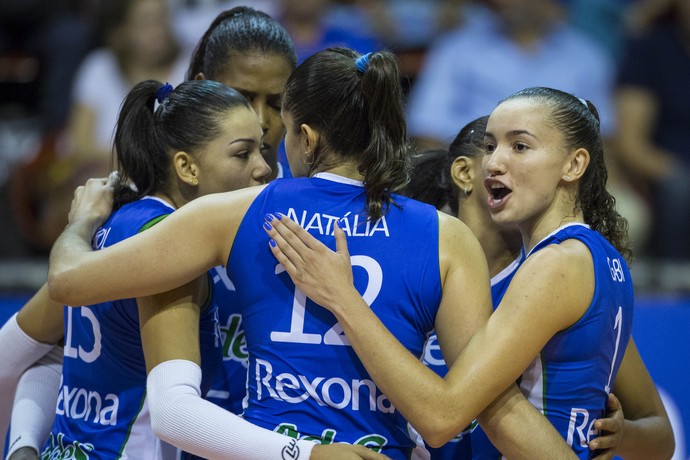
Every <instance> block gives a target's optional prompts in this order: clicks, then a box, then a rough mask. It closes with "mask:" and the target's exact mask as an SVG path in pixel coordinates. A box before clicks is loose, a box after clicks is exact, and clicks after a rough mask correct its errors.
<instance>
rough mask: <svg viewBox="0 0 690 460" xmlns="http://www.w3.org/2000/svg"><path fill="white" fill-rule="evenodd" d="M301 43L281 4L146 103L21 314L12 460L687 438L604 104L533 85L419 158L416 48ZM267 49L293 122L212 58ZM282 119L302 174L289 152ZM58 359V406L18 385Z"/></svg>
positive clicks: (134, 96) (469, 453)
mask: <svg viewBox="0 0 690 460" xmlns="http://www.w3.org/2000/svg"><path fill="white" fill-rule="evenodd" d="M233 34H241V35H242V36H243V37H252V40H251V41H247V40H244V41H240V40H234V41H233V40H232V37H233ZM219 37H221V38H223V39H222V40H221V39H219ZM235 43H240V45H235ZM247 43H251V44H252V45H251V47H249V48H242V47H240V46H247V45H246V44H247ZM234 46H237V48H233V47H234ZM209 47H211V48H212V47H217V48H213V49H210V48H209ZM291 50H292V48H291V42H290V38H289V37H288V35H287V33H286V32H285V30H284V29H282V27H281V26H280V25H279V24H278V23H277V22H276V21H275V20H273V19H272V18H271V17H269V16H268V15H266V14H264V13H261V12H259V11H256V10H254V9H252V8H248V7H238V8H234V9H232V10H229V11H227V12H225V13H223V14H222V15H221V16H219V17H218V18H217V19H216V21H214V23H213V24H212V25H211V27H210V28H209V30H208V31H207V33H206V35H205V36H204V39H203V40H202V42H200V45H199V47H198V48H197V50H196V53H195V54H196V55H195V58H194V59H193V60H192V63H193V65H192V66H191V67H190V69H189V72H188V78H189V79H188V81H186V82H184V83H182V84H180V85H178V86H177V87H172V86H171V85H169V84H164V83H163V82H159V81H155V80H147V81H143V82H140V83H139V84H137V85H136V86H135V87H134V88H133V89H132V90H131V91H130V93H129V94H128V95H127V97H126V99H125V101H124V102H123V105H122V106H121V109H120V113H119V118H118V122H117V127H116V131H115V136H114V147H115V149H114V151H115V153H116V155H117V164H118V171H117V174H112V175H111V176H110V177H109V178H107V179H91V180H90V181H89V182H87V183H86V185H85V186H83V187H80V188H79V189H77V191H76V192H75V198H74V201H73V204H72V210H71V211H70V219H69V224H68V226H67V227H66V229H65V230H64V232H63V233H62V235H61V236H60V237H59V238H58V240H57V242H56V243H55V244H54V246H53V249H52V251H51V257H50V270H49V274H48V282H47V283H46V285H45V286H43V287H42V288H41V289H40V290H39V291H38V292H37V293H36V295H35V296H34V297H33V298H32V299H31V300H30V301H29V302H28V303H27V305H26V306H25V307H24V308H22V310H21V311H20V312H19V313H18V314H17V315H15V316H14V317H12V318H11V319H10V320H9V321H8V323H7V324H5V325H4V326H3V328H2V329H1V330H0V345H2V346H0V359H1V360H2V361H3V362H4V363H7V364H6V365H3V366H4V369H3V370H2V371H0V383H1V384H2V385H3V386H6V387H7V388H9V389H10V392H9V393H8V392H7V391H5V390H4V389H3V393H6V394H7V395H6V396H2V397H0V420H1V421H2V423H0V428H3V429H4V426H3V423H7V422H9V421H10V417H11V425H10V429H9V441H8V443H9V444H8V451H7V455H8V458H10V459H12V458H15V459H16V458H19V457H16V456H15V455H17V454H19V453H20V452H21V451H22V450H24V451H25V452H26V450H25V449H30V450H31V452H33V453H34V458H43V459H58V458H59V459H114V458H133V459H166V458H208V459H226V458H246V459H259V460H260V459H297V458H299V459H307V458H313V459H353V458H364V459H378V458H391V459H400V460H402V459H410V458H415V459H424V458H431V459H436V458H438V459H445V458H454V459H498V458H502V457H505V458H510V459H514V458H525V459H534V458H549V459H554V458H581V459H588V458H612V456H613V455H614V453H616V454H619V455H624V456H625V457H626V458H636V457H635V456H636V455H639V457H637V458H650V457H649V456H647V453H648V452H649V449H651V450H652V451H655V450H658V444H657V443H661V442H663V443H666V444H668V443H667V441H666V440H665V439H667V438H665V437H666V436H668V434H669V433H670V424H669V423H668V418H667V416H666V414H665V411H664V408H663V405H662V403H661V400H660V398H659V396H658V393H657V392H656V389H655V388H654V385H653V383H652V382H651V378H650V377H649V375H648V374H647V371H646V370H645V368H644V364H643V363H642V360H641V358H640V357H639V354H638V353H637V350H636V348H635V344H634V341H633V339H632V335H631V330H632V319H633V303H634V302H633V281H632V279H631V276H630V272H629V270H628V265H627V262H626V260H628V259H629V258H630V257H631V250H630V247H629V242H628V239H627V234H626V232H627V223H626V221H625V219H623V218H622V217H621V216H620V215H619V214H618V213H617V212H616V209H615V200H614V199H613V197H612V196H611V195H610V194H609V192H608V191H607V189H606V179H607V172H606V165H605V163H604V147H603V143H602V139H601V135H600V133H599V123H600V122H599V117H598V113H597V110H596V108H595V107H594V105H593V104H592V103H591V102H589V101H586V100H583V99H580V98H578V97H577V96H575V95H572V94H569V93H566V92H563V91H560V90H559V89H553V88H546V87H532V88H526V89H524V90H521V91H519V92H517V93H514V94H512V95H506V98H505V99H503V100H502V101H496V103H497V105H496V107H495V109H494V110H493V112H492V113H491V114H486V116H484V117H481V118H478V119H476V120H474V121H472V122H471V123H469V124H468V125H467V126H465V127H458V128H459V129H458V135H457V137H456V138H455V140H454V141H453V142H452V143H451V146H450V148H449V149H447V150H429V151H414V150H413V148H412V147H411V146H410V144H409V140H408V137H407V132H406V126H405V119H404V114H403V112H404V110H403V97H402V89H401V86H400V81H401V77H400V73H399V70H398V66H397V62H396V58H395V57H394V55H393V54H392V53H390V52H386V51H380V52H373V53H369V54H363V55H362V54H359V53H357V52H355V51H353V50H350V49H346V48H331V49H327V50H324V51H320V52H317V53H316V54H314V55H312V56H311V57H309V58H307V59H306V60H305V61H304V62H303V63H301V64H300V65H296V57H295V55H294V50H292V51H291ZM257 54H258V55H262V56H270V57H271V58H272V59H270V60H267V61H266V62H271V63H272V64H271V65H275V66H276V69H277V71H278V72H282V75H283V78H284V80H283V81H284V88H283V89H282V90H281V92H280V94H281V101H282V102H281V106H280V108H272V109H270V110H273V111H279V112H280V119H279V123H277V124H276V123H273V124H270V122H269V121H268V120H269V118H270V117H269V116H267V115H265V113H266V111H267V110H269V109H268V108H266V107H257V106H256V103H255V102H254V101H252V100H249V99H248V98H246V97H245V95H246V93H255V92H259V91H258V90H257V88H242V87H240V86H239V85H238V84H237V83H236V82H235V81H232V78H224V75H222V74H216V75H213V74H209V73H208V72H206V71H205V70H204V69H205V68H219V66H206V65H203V64H202V66H201V67H199V68H195V67H194V65H195V64H198V63H199V62H200V61H201V62H203V61H204V59H211V58H213V59H227V60H230V61H231V60H238V61H241V60H247V61H251V60H252V59H254V58H256V55H257ZM221 67H226V66H221ZM255 84H256V85H258V86H260V85H261V82H260V81H257V82H255ZM257 114H264V115H261V116H260V115H257ZM274 115H275V114H274ZM283 130H284V131H283ZM276 133H278V134H277V135H276ZM283 134H284V145H285V151H286V154H287V158H288V161H289V169H290V171H291V173H292V176H293V177H291V178H287V177H277V178H275V177H276V176H279V174H277V173H276V171H278V170H279V168H278V165H277V160H276V158H277V155H276V151H277V149H278V144H279V141H278V140H275V139H274V140H271V142H268V143H267V142H266V137H267V136H271V135H272V136H274V138H278V139H279V138H281V137H282V135H283ZM267 145H268V147H266V146H267ZM274 178H275V179H274ZM41 372H42V374H38V373H41ZM32 373H37V374H35V375H36V376H35V377H33V379H34V381H36V380H35V379H39V378H40V379H41V382H48V380H49V383H45V384H44V385H42V387H43V391H42V392H41V393H40V394H39V393H37V392H35V391H33V390H32V389H31V388H29V385H26V384H24V383H19V384H17V382H18V381H19V378H20V377H21V379H22V382H23V381H24V380H27V381H30V380H31V379H32V376H31V375H32ZM48 377H49V378H48ZM15 388H16V393H17V395H16V397H14V398H13V397H12V396H10V395H9V394H10V393H11V394H12V395H14V393H15ZM617 396H618V397H617ZM22 400H30V401H32V403H33V404H35V405H36V406H39V407H42V408H43V409H44V411H43V413H42V414H40V415H39V414H38V413H36V412H32V413H18V409H19V408H20V407H22V406H21V401H22ZM13 405H14V408H13ZM41 415H42V416H41ZM39 419H40V420H39ZM624 432H625V433H627V434H626V435H625V436H624ZM671 436H672V435H671ZM171 446H172V447H171ZM641 446H642V447H641ZM171 449H172V450H174V451H175V454H174V456H173V457H170V455H172V454H170V450H171ZM13 456H15V457H13ZM22 458H29V457H22Z"/></svg>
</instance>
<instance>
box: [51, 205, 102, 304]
mask: <svg viewBox="0 0 690 460" xmlns="http://www.w3.org/2000/svg"><path fill="white" fill-rule="evenodd" d="M97 228H98V222H97V221H94V220H93V219H86V218H84V219H79V220H77V221H75V222H71V223H70V224H69V225H68V226H67V227H66V228H65V230H64V231H63V232H62V234H61V235H60V236H59V237H58V239H57V240H56V241H55V244H54V245H53V248H52V250H51V252H50V265H49V270H48V290H49V292H50V297H51V298H52V299H53V300H56V301H58V302H61V303H63V304H65V305H81V304H86V303H88V298H87V297H86V294H87V292H86V291H83V290H82V289H80V287H83V286H84V282H83V278H82V274H83V273H84V267H83V266H82V265H81V263H82V262H83V259H84V257H85V256H87V255H88V253H90V252H92V248H91V243H90V242H91V239H92V237H93V235H94V233H95V232H96V230H97ZM86 284H88V283H86Z"/></svg>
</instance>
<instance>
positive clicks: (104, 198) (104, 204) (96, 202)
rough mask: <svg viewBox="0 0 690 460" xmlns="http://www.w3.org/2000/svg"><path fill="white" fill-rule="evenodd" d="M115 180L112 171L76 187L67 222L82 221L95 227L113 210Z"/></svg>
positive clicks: (116, 175) (115, 177)
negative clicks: (103, 176) (105, 176)
mask: <svg viewBox="0 0 690 460" xmlns="http://www.w3.org/2000/svg"><path fill="white" fill-rule="evenodd" d="M117 181H118V174H117V172H116V171H114V172H112V173H111V174H110V176H108V177H107V178H98V179H89V180H88V181H86V184H85V185H81V186H79V187H77V189H76V190H75V191H74V198H73V199H72V207H71V208H70V211H69V223H70V224H73V223H75V222H78V221H84V222H88V223H91V224H92V225H93V228H94V229H95V228H97V227H98V226H100V225H101V224H102V223H103V222H105V220H106V219H107V218H108V216H109V215H110V213H111V212H112V211H113V191H114V189H115V184H116V183H117Z"/></svg>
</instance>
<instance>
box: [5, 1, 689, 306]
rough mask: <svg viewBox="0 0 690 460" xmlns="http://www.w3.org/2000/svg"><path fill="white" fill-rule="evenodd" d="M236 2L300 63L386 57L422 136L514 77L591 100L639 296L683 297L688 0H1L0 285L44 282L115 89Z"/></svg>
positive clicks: (447, 125)
mask: <svg viewBox="0 0 690 460" xmlns="http://www.w3.org/2000/svg"><path fill="white" fill-rule="evenodd" d="M239 4H246V5H249V6H252V7H254V8H257V9H260V10H263V11H265V12H267V13H269V14H270V15H272V16H273V17H275V18H276V19H278V20H279V21H281V23H282V24H283V25H284V26H285V27H286V29H287V30H288V32H289V33H290V35H291V36H292V38H293V40H294V42H295V45H296V49H297V52H298V59H299V60H300V61H301V60H303V59H304V58H305V57H307V56H309V55H310V54H312V53H313V52H315V51H317V50H319V49H322V48H325V47H328V46H334V45H346V46H348V47H351V48H354V49H356V50H358V51H360V52H367V51H372V50H376V49H382V48H386V49H390V50H392V51H394V52H395V53H396V54H397V55H398V57H399V62H400V66H401V69H402V72H403V75H404V81H403V83H404V88H405V95H406V98H407V99H406V103H407V112H408V113H407V117H408V122H409V134H410V136H411V137H412V139H413V140H414V141H415V143H416V144H417V145H418V146H419V147H420V148H426V147H445V146H447V145H448V143H449V142H450V141H451V140H452V139H453V137H454V135H455V134H456V132H457V130H458V129H459V127H461V126H463V125H464V124H466V123H467V122H468V121H470V120H472V119H474V118H476V117H478V116H481V115H485V114H488V113H489V112H490V111H491V109H492V108H493V107H494V106H495V105H496V103H497V102H498V101H499V100H500V99H501V98H502V97H505V96H507V95H509V94H510V93H512V92H514V91H516V90H518V89H521V88H522V87H525V86H534V85H539V86H553V87H557V88H559V89H563V90H566V91H569V92H573V93H575V94H576V95H577V96H580V97H583V98H585V99H589V100H591V101H592V102H593V103H594V104H595V106H596V107H597V108H598V109H599V112H600V116H601V120H602V132H603V134H604V135H605V137H606V142H607V146H606V147H607V155H608V160H609V184H610V187H611V190H612V192H613V193H614V196H615V197H616V199H617V203H618V207H619V211H620V212H621V214H623V215H624V216H625V217H626V218H627V219H628V220H629V223H630V234H631V237H632V239H633V246H634V249H635V253H636V259H635V261H634V263H633V266H632V267H633V275H634V276H635V283H636V286H637V289H638V291H639V292H642V293H654V294H671V295H675V294H681V295H686V294H688V293H690V181H689V180H688V175H689V174H690V1H688V0H247V1H245V2H238V1H222V0H53V1H50V2H45V1H42V0H22V1H20V2H18V1H16V0H0V222H1V224H2V225H1V226H0V290H2V291H14V290H31V289H34V288H35V287H37V286H39V285H40V284H42V283H43V281H44V280H45V275H46V261H47V255H48V252H49V249H50V246H51V244H52V242H53V241H54V239H55V238H56V236H57V235H58V234H59V232H60V230H61V229H62V228H63V227H64V225H65V223H66V216H67V210H68V209H69V204H70V201H71V198H72V192H73V190H74V188H75V187H76V186H77V185H79V184H81V183H83V182H84V181H85V180H86V178H88V177H92V176H103V175H105V174H107V172H108V171H109V170H110V169H111V168H112V167H113V165H112V163H111V156H110V148H111V146H110V141H111V136H112V133H113V128H114V125H115V120H116V115H117V111H118V109H119V104H120V102H121V100H122V98H123V97H124V95H125V94H126V93H127V91H128V90H129V88H131V87H132V86H133V85H134V84H135V83H137V82H138V81H140V80H144V79H148V78H154V79H157V80H160V81H169V82H171V83H173V84H177V83H180V82H181V81H182V80H183V79H184V71H185V69H186V67H187V65H188V61H189V58H190V56H191V53H192V50H193V48H194V46H195V45H196V43H197V41H198V40H199V38H200V37H201V36H202V34H203V32H204V31H205V30H206V28H207V27H208V25H209V24H210V23H211V21H212V20H213V18H214V17H215V16H216V15H217V14H218V13H219V12H220V11H222V10H224V9H227V8H231V7H233V6H236V5H239Z"/></svg>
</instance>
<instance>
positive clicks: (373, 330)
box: [333, 290, 473, 447]
mask: <svg viewBox="0 0 690 460" xmlns="http://www.w3.org/2000/svg"><path fill="white" fill-rule="evenodd" d="M338 303H339V304H340V305H333V307H334V308H333V311H335V312H337V313H336V316H337V318H338V321H339V322H340V324H341V326H342V327H343V330H344V331H345V335H346V336H347V337H348V340H349V341H350V343H351V344H352V346H353V348H354V350H355V352H356V353H357V355H358V356H359V358H360V360H361V361H362V363H363V364H364V366H365V367H366V369H367V371H368V372H369V374H370V375H371V377H372V379H373V380H374V382H375V383H376V385H377V386H378V387H379V388H380V389H381V391H382V392H383V393H384V394H385V395H386V396H387V397H388V399H390V401H391V402H392V403H393V405H394V406H395V407H396V408H397V409H398V410H399V411H400V412H401V413H402V414H403V416H404V417H405V418H406V419H407V420H408V421H409V422H410V423H411V424H412V426H414V427H415V429H416V430H417V431H418V432H419V433H420V434H421V435H422V437H423V438H424V440H425V441H426V442H427V443H429V444H430V445H432V446H434V447H436V446H441V445H443V444H444V443H446V442H447V441H448V440H450V439H452V438H453V437H454V436H455V435H456V434H457V433H459V432H460V430H462V428H463V427H465V426H467V425H468V424H469V423H470V422H471V421H472V418H473V416H472V414H469V413H467V414H465V415H463V414H462V411H461V410H459V408H458V407H457V405H455V404H454V402H458V401H460V399H459V398H457V397H455V396H453V395H454V393H453V389H452V387H451V386H450V385H449V384H448V382H446V381H444V380H443V379H442V378H440V377H439V376H438V375H437V374H436V373H434V372H433V371H431V370H430V369H429V368H427V367H426V366H425V365H424V364H422V362H421V361H420V360H419V359H418V358H416V357H415V356H413V355H412V354H411V353H410V352H409V351H408V350H407V349H405V348H404V347H403V346H402V345H401V344H400V342H399V341H398V340H397V339H396V338H395V337H394V336H393V335H392V334H391V333H390V331H388V329H387V328H386V327H385V326H384V324H383V323H382V322H381V321H380V320H379V319H378V317H377V316H376V315H375V314H374V313H373V312H372V311H371V309H370V308H369V306H368V305H367V304H366V303H365V302H364V300H363V299H362V298H361V297H360V296H359V294H357V292H356V291H354V290H353V295H352V296H350V297H348V298H342V299H340V300H339V301H338Z"/></svg>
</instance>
